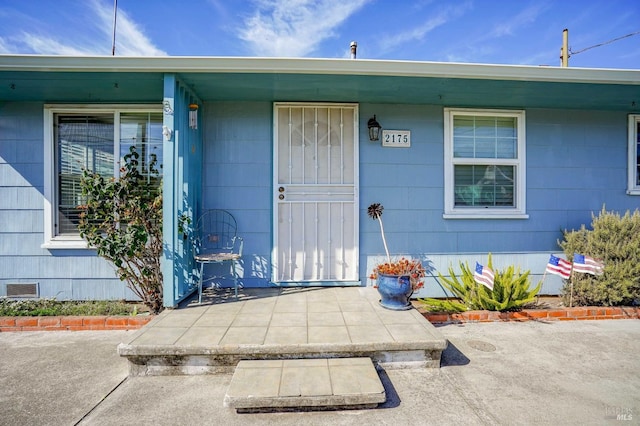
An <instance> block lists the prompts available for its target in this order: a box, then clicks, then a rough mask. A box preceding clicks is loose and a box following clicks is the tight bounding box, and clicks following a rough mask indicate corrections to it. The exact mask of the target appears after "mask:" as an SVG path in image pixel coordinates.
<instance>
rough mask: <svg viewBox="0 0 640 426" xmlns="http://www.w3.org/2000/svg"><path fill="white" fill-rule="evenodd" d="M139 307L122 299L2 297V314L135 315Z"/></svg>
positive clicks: (0, 300) (11, 315)
mask: <svg viewBox="0 0 640 426" xmlns="http://www.w3.org/2000/svg"><path fill="white" fill-rule="evenodd" d="M136 313H137V308H136V306H135V305H131V304H128V303H125V302H120V301H105V300H103V301H83V302H79V301H59V300H55V299H22V300H12V299H7V298H5V297H0V316H7V317H22V316H33V317H43V316H58V315H60V316H61V315H65V316H66V315H135V314H136Z"/></svg>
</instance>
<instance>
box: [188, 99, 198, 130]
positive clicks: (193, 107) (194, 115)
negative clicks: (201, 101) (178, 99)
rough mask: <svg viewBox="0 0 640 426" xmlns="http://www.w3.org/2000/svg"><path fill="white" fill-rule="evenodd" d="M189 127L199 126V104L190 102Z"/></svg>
mask: <svg viewBox="0 0 640 426" xmlns="http://www.w3.org/2000/svg"><path fill="white" fill-rule="evenodd" d="M189 128H191V129H197V128H198V104H189Z"/></svg>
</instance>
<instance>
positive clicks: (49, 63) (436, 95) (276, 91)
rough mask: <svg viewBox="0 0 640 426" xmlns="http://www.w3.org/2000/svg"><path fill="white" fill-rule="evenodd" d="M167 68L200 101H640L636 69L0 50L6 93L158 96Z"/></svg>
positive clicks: (574, 104) (633, 104) (627, 104)
mask: <svg viewBox="0 0 640 426" xmlns="http://www.w3.org/2000/svg"><path fill="white" fill-rule="evenodd" d="M165 73H175V74H178V75H179V76H180V78H181V79H182V81H183V82H184V83H185V84H186V85H188V86H190V87H191V88H192V89H193V90H194V92H195V93H196V94H197V95H198V96H199V97H200V98H201V99H203V100H204V101H226V100H234V101H267V102H272V101H301V102H303V101H316V102H322V101H326V102H359V103H398V104H429V105H443V106H469V107H510V108H561V109H564V108H570V109H596V110H618V111H628V112H636V111H639V110H640V107H639V104H640V71H637V70H594V69H577V68H574V69H571V68H564V69H561V68H556V67H519V66H505V65H482V64H451V63H429V62H401V61H367V60H356V61H352V60H335V59H333V60H332V59H282V58H274V59H269V58H122V57H120V58H118V57H116V58H112V57H95V58H86V57H41V56H2V55H0V101H35V102H51V103H54V102H58V103H59V102H69V103H71V102H105V103H108V102H113V103H119V102H130V103H141V102H144V103H147V102H160V101H161V100H162V98H163V79H164V74H165Z"/></svg>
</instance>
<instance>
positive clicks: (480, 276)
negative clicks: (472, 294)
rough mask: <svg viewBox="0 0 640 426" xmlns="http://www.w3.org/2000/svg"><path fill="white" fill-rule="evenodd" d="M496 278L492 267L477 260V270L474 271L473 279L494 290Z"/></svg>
mask: <svg viewBox="0 0 640 426" xmlns="http://www.w3.org/2000/svg"><path fill="white" fill-rule="evenodd" d="M494 278H495V277H494V275H493V271H492V270H491V269H489V268H487V267H486V266H482V265H481V264H479V263H478V262H476V271H475V272H474V273H473V279H475V280H476V282H477V283H478V284H482V285H483V286H485V287H487V288H488V289H489V290H493V280H494Z"/></svg>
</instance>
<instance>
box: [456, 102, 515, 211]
mask: <svg viewBox="0 0 640 426" xmlns="http://www.w3.org/2000/svg"><path fill="white" fill-rule="evenodd" d="M445 114H446V117H445V123H446V124H445V145H446V149H445V156H446V158H445V170H446V179H445V185H446V193H447V194H446V197H445V198H446V200H445V203H446V213H448V214H463V215H494V214H500V215H505V214H506V215H509V214H512V213H515V214H523V213H524V189H525V187H524V170H525V167H524V135H525V132H524V112H523V111H502V110H500V111H492V110H467V109H447V110H446V111H445Z"/></svg>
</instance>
